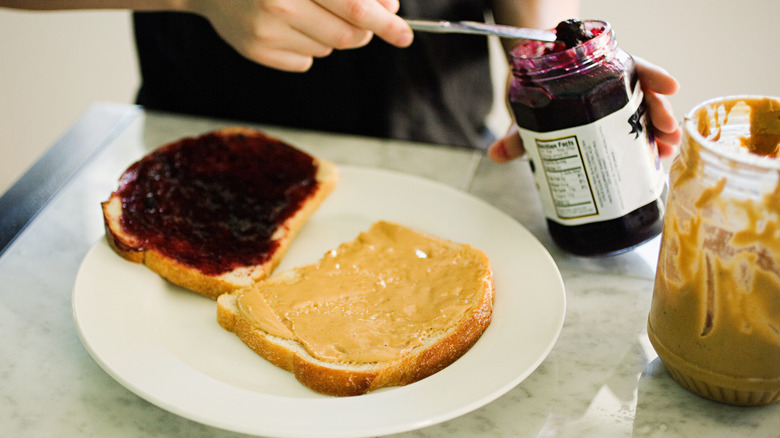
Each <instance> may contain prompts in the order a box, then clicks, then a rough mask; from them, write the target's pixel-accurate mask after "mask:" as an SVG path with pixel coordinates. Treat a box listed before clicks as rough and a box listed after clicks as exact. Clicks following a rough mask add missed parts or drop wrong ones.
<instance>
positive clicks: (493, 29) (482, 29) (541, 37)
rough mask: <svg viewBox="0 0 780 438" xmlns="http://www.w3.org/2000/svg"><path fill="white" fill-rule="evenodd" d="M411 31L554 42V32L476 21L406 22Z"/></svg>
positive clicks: (408, 20)
mask: <svg viewBox="0 0 780 438" xmlns="http://www.w3.org/2000/svg"><path fill="white" fill-rule="evenodd" d="M406 22H407V23H409V26H410V27H411V28H412V29H413V30H418V31H421V32H434V33H460V34H471V35H495V36H498V37H501V38H522V39H527V40H536V41H546V42H553V41H555V38H556V35H555V32H552V31H549V30H539V29H528V28H523V27H514V26H506V25H503V24H491V23H480V22H477V21H446V20H435V21H434V20H410V19H407V20H406Z"/></svg>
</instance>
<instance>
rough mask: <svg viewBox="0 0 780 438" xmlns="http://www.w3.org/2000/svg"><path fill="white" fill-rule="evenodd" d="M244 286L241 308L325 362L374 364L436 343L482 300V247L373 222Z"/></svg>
mask: <svg viewBox="0 0 780 438" xmlns="http://www.w3.org/2000/svg"><path fill="white" fill-rule="evenodd" d="M280 275H282V277H280V278H281V279H283V281H278V280H280V278H276V279H273V280H272V281H270V282H263V283H261V284H260V285H259V286H258V287H257V288H255V289H250V290H245V291H244V292H243V293H242V294H240V295H239V298H238V306H239V311H240V312H241V314H242V315H243V317H244V318H245V319H247V320H249V321H251V322H252V324H253V325H255V326H256V327H257V328H259V329H261V330H263V331H265V332H267V333H269V334H271V335H273V336H277V337H280V338H284V339H290V340H296V341H298V342H300V343H301V344H302V345H303V346H304V348H305V349H306V350H307V351H308V352H309V353H310V354H311V355H312V356H314V357H316V358H318V359H320V360H324V361H330V362H346V363H374V362H385V361H389V360H393V359H396V358H399V357H401V356H402V355H404V353H406V352H408V351H410V350H412V349H414V348H415V347H418V346H421V345H424V344H426V343H427V342H430V341H432V340H434V339H435V338H436V337H437V336H439V335H440V334H442V333H443V332H445V331H446V330H447V329H448V328H450V327H452V326H453V325H455V324H457V323H458V322H459V321H461V319H463V318H465V317H467V316H468V315H469V314H470V312H471V311H473V309H474V308H476V307H477V306H479V305H480V303H481V301H480V300H481V299H482V297H483V294H484V290H485V287H486V283H489V286H491V287H492V274H491V271H490V266H489V262H488V259H487V257H486V256H485V254H484V253H482V252H481V251H479V250H476V249H475V248H472V247H470V246H468V245H462V244H456V243H453V242H449V241H445V240H442V239H438V238H435V237H431V236H427V235H425V234H422V233H419V232H416V231H414V230H411V229H409V228H406V227H402V226H399V225H396V224H393V223H389V222H378V223H376V224H374V226H372V227H371V229H370V230H369V231H367V232H364V233H361V234H360V236H359V237H358V238H357V239H356V240H354V241H351V242H348V243H345V244H342V245H341V246H339V247H338V248H337V249H334V250H332V251H330V252H329V253H327V254H325V256H324V257H323V258H322V259H321V260H320V261H319V262H318V263H316V264H313V265H309V266H306V267H302V268H299V269H296V270H292V271H289V272H287V273H284V274H280Z"/></svg>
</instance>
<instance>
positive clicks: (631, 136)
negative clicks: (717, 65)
mask: <svg viewBox="0 0 780 438" xmlns="http://www.w3.org/2000/svg"><path fill="white" fill-rule="evenodd" d="M641 102H642V92H641V89H640V88H639V87H637V88H636V90H635V92H634V95H633V96H632V98H631V100H630V101H629V102H628V104H627V105H626V106H625V107H623V108H621V109H619V110H617V111H615V112H614V113H612V114H609V115H607V116H605V117H602V118H601V119H599V120H597V121H595V122H593V123H589V124H586V125H582V126H574V127H571V128H564V129H559V130H555V131H549V132H534V131H531V130H528V129H525V128H522V127H518V132H519V134H520V137H521V138H522V140H523V144H524V145H525V146H526V153H527V155H528V160H529V161H530V163H531V165H532V167H531V169H532V170H533V171H534V172H533V174H534V181H535V183H536V187H537V188H538V189H539V195H540V198H541V201H542V208H543V210H544V214H545V216H547V218H549V219H552V220H554V221H556V222H558V223H561V224H564V225H580V224H584V223H591V222H598V221H605V220H609V219H615V218H619V217H621V216H624V215H625V214H627V213H630V212H632V211H634V210H636V209H637V208H639V207H641V206H643V205H646V204H648V203H649V202H652V201H653V200H655V199H658V197H659V196H660V195H661V193H662V192H663V188H664V184H665V179H664V173H663V170H662V169H661V162H660V159H659V158H658V151H657V149H656V148H655V144H653V143H652V142H651V141H650V140H649V137H648V136H647V134H646V132H645V129H647V128H646V127H647V124H646V121H645V120H644V116H642V112H641V111H640V104H641Z"/></svg>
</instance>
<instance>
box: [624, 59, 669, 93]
mask: <svg viewBox="0 0 780 438" xmlns="http://www.w3.org/2000/svg"><path fill="white" fill-rule="evenodd" d="M633 58H634V62H635V63H636V71H637V74H638V75H639V81H640V82H641V84H642V88H643V89H644V90H650V91H653V92H655V93H658V94H665V95H669V94H674V93H676V92H677V91H678V90H679V89H680V83H679V82H677V79H675V78H674V77H673V76H672V75H670V74H669V72H667V71H666V70H664V69H663V68H661V67H659V66H657V65H655V64H653V63H651V62H648V61H647V60H645V59H644V58H640V57H637V56H634V57H633Z"/></svg>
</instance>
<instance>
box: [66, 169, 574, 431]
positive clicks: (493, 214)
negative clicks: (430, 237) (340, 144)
mask: <svg viewBox="0 0 780 438" xmlns="http://www.w3.org/2000/svg"><path fill="white" fill-rule="evenodd" d="M379 219H386V220H391V221H395V222H398V223H401V224H403V225H406V226H409V227H413V228H416V229H419V230H421V231H425V232H429V233H433V234H436V235H438V236H440V237H444V238H448V239H451V240H455V241H459V242H463V243H469V244H471V245H473V246H475V247H477V248H480V249H482V250H483V251H485V253H486V254H487V255H488V257H489V258H490V260H491V263H492V266H493V270H494V276H495V278H494V280H495V288H496V292H495V304H494V313H493V319H492V322H491V324H490V326H489V327H488V329H487V330H486V331H485V333H484V334H483V336H482V338H480V340H479V341H478V342H477V343H476V344H475V345H474V347H472V349H471V350H470V351H469V352H468V353H466V355H464V356H463V357H462V358H460V359H459V360H458V361H456V362H455V363H454V364H452V365H451V366H449V367H447V368H445V369H444V370H442V371H440V372H439V373H437V374H434V375H433V376H431V377H428V378H426V379H423V380H421V381H419V382H417V383H414V384H411V385H408V386H405V387H398V388H387V389H383V390H380V391H377V392H374V393H371V394H367V395H363V396H358V397H349V398H334V397H328V396H323V395H320V394H317V393H314V392H312V391H310V390H309V389H307V388H306V387H304V386H303V385H301V384H299V383H298V382H297V381H296V380H295V378H294V377H293V376H292V374H290V373H287V372H286V371H283V370H281V369H278V368H276V367H274V366H273V365H270V364H269V363H268V362H266V361H265V360H264V359H262V358H261V357H259V356H257V355H256V354H255V353H254V352H252V351H251V350H249V348H247V347H246V346H244V344H243V343H242V342H241V341H240V340H239V339H238V337H236V336H235V335H234V334H232V333H229V332H227V331H225V330H223V329H222V328H221V327H220V326H219V325H218V324H217V323H216V303H215V302H214V301H212V300H209V299H207V298H203V297H201V296H199V295H196V294H194V293H192V292H188V291H186V290H184V289H182V288H179V287H177V286H174V285H172V284H170V283H168V282H166V281H165V280H163V279H162V278H160V277H158V276H157V275H156V274H154V273H152V272H151V271H149V270H147V269H146V268H145V267H143V266H140V265H136V264H132V263H129V262H127V261H125V260H123V259H122V258H120V257H119V256H117V255H116V254H114V253H113V252H112V250H111V249H110V247H109V246H108V244H107V243H106V242H105V241H104V240H101V241H100V242H98V243H97V244H96V245H95V246H94V247H93V248H92V249H91V250H90V252H89V253H88V255H87V256H86V257H85V259H84V261H83V262H82V265H81V268H80V270H79V273H78V277H77V279H76V283H75V286H74V291H73V313H74V318H75V321H76V325H77V328H78V331H79V335H80V336H81V340H82V342H83V343H84V345H85V346H86V348H87V350H88V351H89V353H90V354H91V355H92V357H93V358H94V359H95V360H96V361H97V362H98V363H99V364H100V366H102V367H103V369H104V370H105V371H106V372H107V373H109V374H110V375H111V376H112V377H113V378H114V379H116V380H117V381H118V382H119V383H121V384H122V385H124V386H125V387H126V388H128V389H129V390H131V391H133V392H134V393H136V394H138V395H139V396H141V397H143V398H144V399H146V400H148V401H149V402H151V403H153V404H155V405H157V406H159V407H161V408H163V409H166V410H168V411H170V412H173V413H175V414H178V415H180V416H182V417H185V418H189V419H191V420H194V421H197V422H201V423H205V424H208V425H211V426H215V427H218V428H222V429H227V430H231V431H235V432H243V433H248V434H257V435H264V436H278V437H287V436H297V437H324V436H339V437H357V436H376V435H384V434H390V433H396V432H403V431H408V430H413V429H417V428H422V427H426V426H430V425H433V424H436V423H440V422H442V421H446V420H449V419H452V418H455V417H457V416H460V415H462V414H465V413H467V412H470V411H472V410H474V409H477V408H479V407H481V406H483V405H485V404H487V403H489V402H490V401H492V400H494V399H496V398H498V397H499V396H501V395H502V394H504V393H506V392H507V391H509V390H510V389H512V388H513V387H514V386H516V385H517V384H518V383H520V382H521V381H522V380H523V379H525V378H526V377H527V376H528V375H529V374H531V373H532V372H533V371H534V370H535V369H536V367H537V366H539V364H540V363H541V362H542V361H543V360H544V358H545V357H546V356H547V355H548V353H549V352H550V350H551V349H552V347H553V345H554V343H555V341H556V339H557V338H558V335H559V333H560V331H561V328H562V326H563V320H564V314H565V307H566V305H565V295H564V289H563V282H562V280H561V277H560V273H559V272H558V269H557V267H556V266H555V263H554V262H553V260H552V259H551V257H550V255H549V254H548V253H547V251H546V250H545V249H544V247H543V246H542V245H541V244H540V243H539V242H538V241H537V240H536V239H535V238H534V237H533V236H532V235H531V234H530V233H529V232H528V231H527V230H526V229H525V228H523V227H522V226H521V225H519V224H518V223H517V222H516V221H515V220H513V219H512V218H510V217H508V216H507V215H505V214H504V213H502V212H501V211H499V210H497V209H495V208H494V207H492V206H490V205H488V204H486V203H484V202H482V201H481V200H478V199H476V198H474V197H471V196H469V195H467V194H464V193H462V192H460V191H458V190H456V189H453V188H451V187H449V186H446V185H443V184H440V183H436V182H433V181H430V180H427V179H423V178H419V177H414V176H410V175H406V174H402V173H396V172H389V171H383V170H377V169H369V168H360V167H349V166H342V167H341V180H340V182H339V186H338V188H337V189H336V190H335V191H334V192H333V194H332V195H331V196H330V197H329V198H328V199H327V200H326V201H325V203H324V204H323V205H322V206H321V208H320V209H319V211H318V212H317V213H315V215H313V216H312V217H311V218H310V220H309V222H308V223H307V224H306V226H305V228H304V229H302V230H301V232H300V234H299V235H298V237H297V238H296V240H295V242H294V243H293V244H292V245H291V247H290V249H289V252H288V254H287V256H286V257H285V259H284V261H283V262H282V264H281V265H280V266H279V268H278V270H282V269H286V268H289V267H292V266H297V265H300V264H304V263H309V262H313V261H315V260H317V259H319V257H320V256H321V255H322V254H324V253H325V252H326V251H328V250H329V249H331V248H335V247H336V246H338V244H339V243H341V242H344V241H347V240H351V239H353V238H354V237H355V236H357V234H358V233H359V232H360V231H363V230H365V229H368V227H369V226H370V225H371V224H372V223H373V222H374V221H376V220H379Z"/></svg>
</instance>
